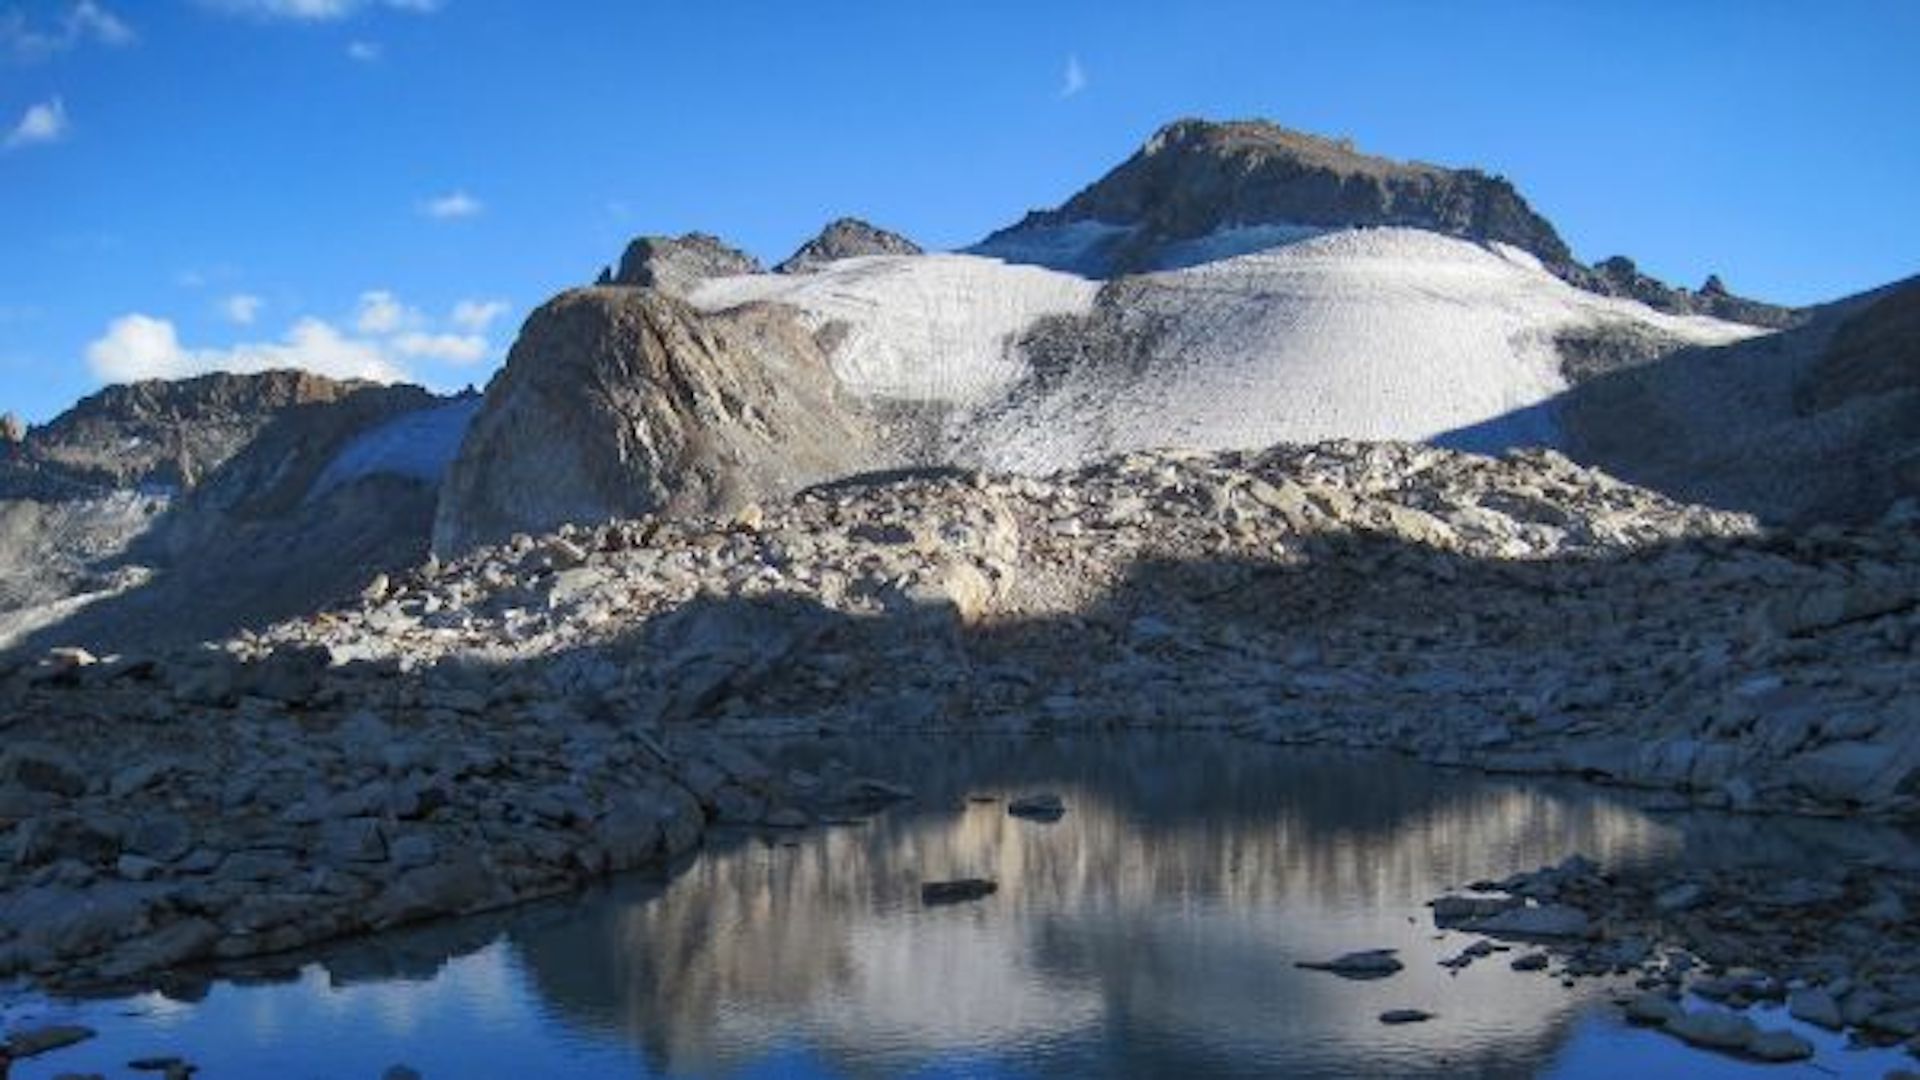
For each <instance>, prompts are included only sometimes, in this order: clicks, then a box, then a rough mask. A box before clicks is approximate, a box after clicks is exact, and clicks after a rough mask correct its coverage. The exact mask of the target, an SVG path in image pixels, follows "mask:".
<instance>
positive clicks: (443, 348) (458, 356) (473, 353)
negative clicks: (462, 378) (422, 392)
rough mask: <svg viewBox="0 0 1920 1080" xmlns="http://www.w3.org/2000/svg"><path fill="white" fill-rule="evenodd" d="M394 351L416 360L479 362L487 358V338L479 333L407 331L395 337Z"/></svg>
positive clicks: (455, 362)
mask: <svg viewBox="0 0 1920 1080" xmlns="http://www.w3.org/2000/svg"><path fill="white" fill-rule="evenodd" d="M393 351H394V352H396V353H398V354H400V355H401V356H404V357H407V358H409V359H415V360H439V361H441V362H442V363H447V364H477V363H479V362H480V361H482V360H485V359H486V358H487V339H486V338H484V337H481V336H480V335H478V334H422V333H418V332H414V333H406V334H401V335H400V336H399V337H396V338H394V339H393Z"/></svg>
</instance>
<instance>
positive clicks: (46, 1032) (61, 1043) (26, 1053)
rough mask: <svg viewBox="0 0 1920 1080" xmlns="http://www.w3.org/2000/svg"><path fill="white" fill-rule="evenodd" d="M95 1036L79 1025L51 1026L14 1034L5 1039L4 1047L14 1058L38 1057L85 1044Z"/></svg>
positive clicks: (89, 1029) (90, 1030)
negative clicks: (78, 1044)
mask: <svg viewBox="0 0 1920 1080" xmlns="http://www.w3.org/2000/svg"><path fill="white" fill-rule="evenodd" d="M96 1034H98V1033H97V1032H95V1031H94V1030H93V1029H92V1028H90V1027H82V1026H80V1025H79V1024H52V1025H49V1026H47V1027H37V1028H28V1029H27V1030H25V1031H20V1032H15V1033H14V1034H13V1035H12V1036H10V1037H9V1038H8V1039H7V1041H6V1043H5V1047H6V1052H7V1053H8V1054H11V1055H12V1056H14V1057H16V1058H30V1057H38V1056H40V1055H41V1054H46V1053H51V1052H52V1051H55V1050H64V1049H66V1048H67V1047H69V1046H72V1045H74V1044H76V1043H83V1042H86V1041H87V1040H88V1039H91V1038H93V1037H94V1036H95V1035H96Z"/></svg>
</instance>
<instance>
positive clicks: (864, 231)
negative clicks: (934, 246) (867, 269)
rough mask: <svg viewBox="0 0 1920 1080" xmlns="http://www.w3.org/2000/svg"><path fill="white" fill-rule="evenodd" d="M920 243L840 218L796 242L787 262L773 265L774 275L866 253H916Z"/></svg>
mask: <svg viewBox="0 0 1920 1080" xmlns="http://www.w3.org/2000/svg"><path fill="white" fill-rule="evenodd" d="M919 254H921V249H920V245H919V244H916V243H914V242H913V241H911V240H909V239H907V238H906V237H904V236H901V235H900V234H899V233H897V232H890V231H888V230H886V229H882V228H879V227H877V226H874V225H869V224H868V223H866V222H864V221H861V220H860V219H859V218H850V217H843V218H839V219H837V220H835V221H833V222H830V223H829V224H828V225H827V227H826V228H824V229H821V230H820V235H818V236H816V237H814V238H813V239H811V240H809V241H807V242H806V243H804V244H802V245H800V249H799V250H798V251H795V252H794V253H793V254H792V255H791V256H789V257H788V259H787V261H785V262H783V263H781V264H780V265H779V266H776V267H774V268H773V270H774V273H776V274H804V273H808V272H810V271H814V270H818V269H820V268H821V267H822V266H825V265H826V264H828V263H830V262H837V261H839V260H841V259H857V258H860V257H862V256H866V255H919Z"/></svg>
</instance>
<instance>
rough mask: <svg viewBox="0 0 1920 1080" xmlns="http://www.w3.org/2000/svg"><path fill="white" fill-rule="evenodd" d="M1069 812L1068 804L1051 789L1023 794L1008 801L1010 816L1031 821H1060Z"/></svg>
mask: <svg viewBox="0 0 1920 1080" xmlns="http://www.w3.org/2000/svg"><path fill="white" fill-rule="evenodd" d="M1066 812H1067V804H1066V803H1065V802H1064V801H1062V800H1061V798H1060V796H1058V795H1056V794H1054V793H1053V792H1051V791H1043V792H1038V793H1036V794H1033V795H1022V796H1020V797H1019V798H1017V799H1014V800H1012V801H1011V802H1009V803H1007V813H1008V815H1009V816H1012V817H1017V818H1026V819H1028V820H1029V821H1058V820H1060V818H1061V816H1062V815H1064V814H1065V813H1066Z"/></svg>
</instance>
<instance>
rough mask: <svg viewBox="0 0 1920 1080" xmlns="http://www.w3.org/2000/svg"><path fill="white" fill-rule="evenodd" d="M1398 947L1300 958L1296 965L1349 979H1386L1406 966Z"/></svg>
mask: <svg viewBox="0 0 1920 1080" xmlns="http://www.w3.org/2000/svg"><path fill="white" fill-rule="evenodd" d="M1396 952H1398V950H1396V949H1368V950H1365V951H1363V952H1351V953H1346V954H1345V955H1342V956H1336V957H1334V958H1333V959H1331V960H1298V961H1295V962H1294V965H1293V966H1294V967H1297V968H1305V969H1306V970H1308V971H1327V972H1332V973H1333V974H1335V975H1339V976H1343V977H1345V978H1349V979H1384V978H1386V977H1387V976H1389V975H1393V974H1395V973H1397V972H1399V971H1400V969H1401V968H1403V967H1405V966H1406V965H1405V964H1402V963H1401V962H1400V960H1399V958H1398V957H1396V956H1395V955H1394V954H1395V953H1396Z"/></svg>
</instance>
